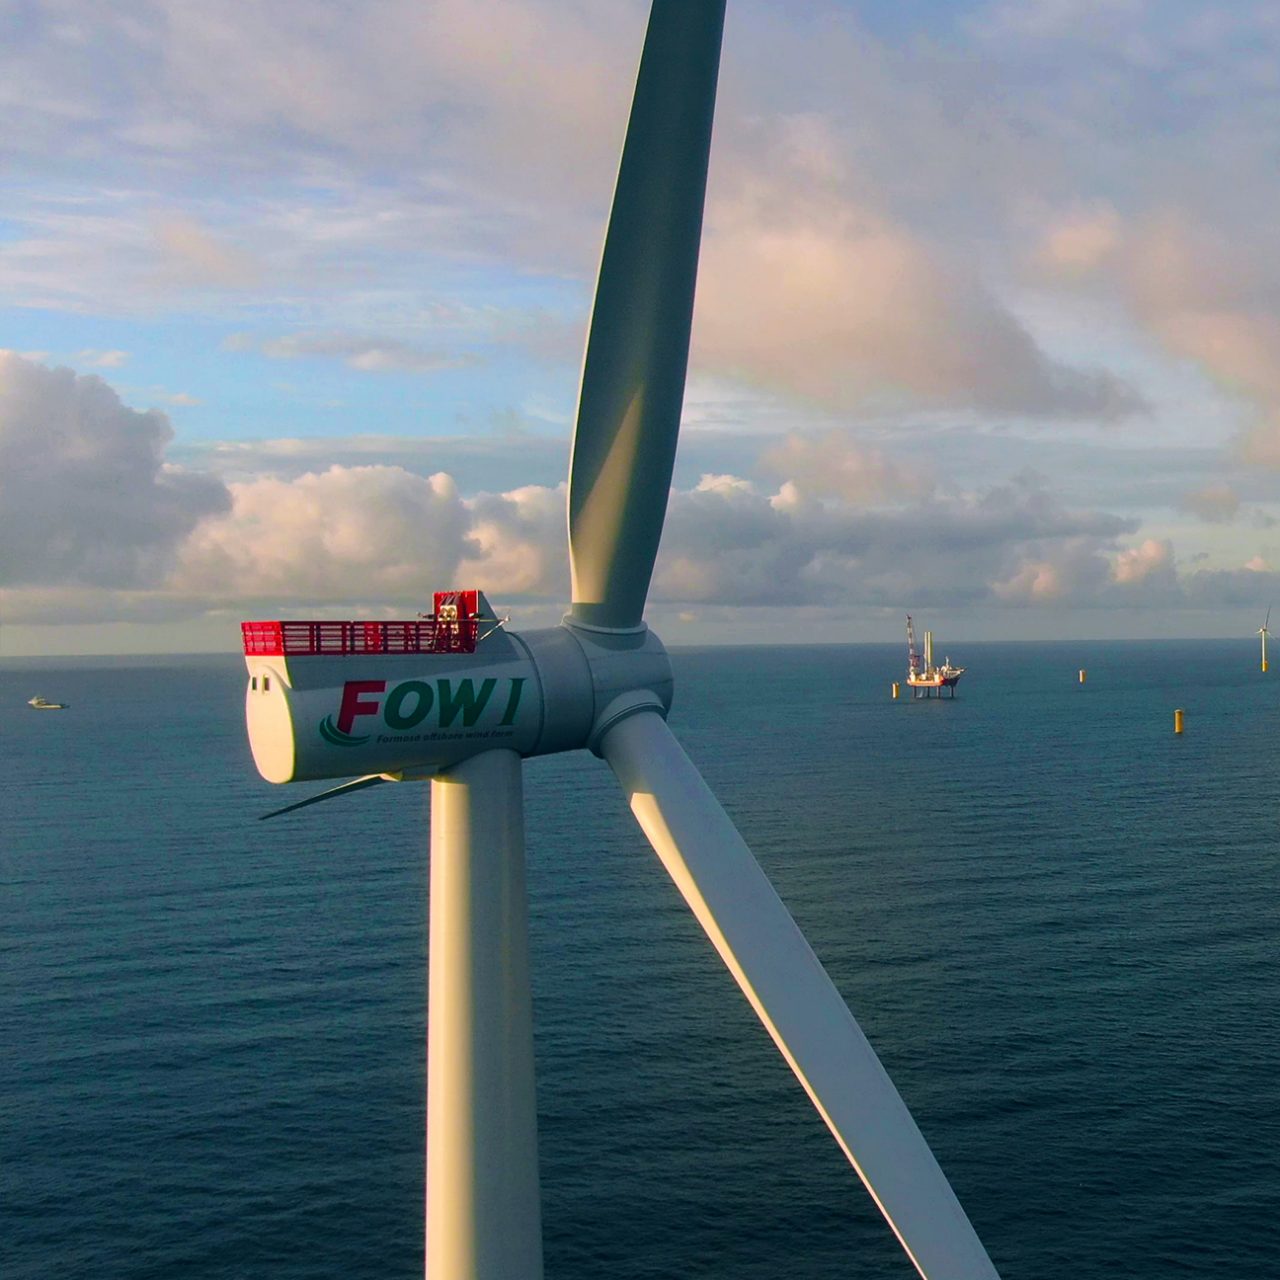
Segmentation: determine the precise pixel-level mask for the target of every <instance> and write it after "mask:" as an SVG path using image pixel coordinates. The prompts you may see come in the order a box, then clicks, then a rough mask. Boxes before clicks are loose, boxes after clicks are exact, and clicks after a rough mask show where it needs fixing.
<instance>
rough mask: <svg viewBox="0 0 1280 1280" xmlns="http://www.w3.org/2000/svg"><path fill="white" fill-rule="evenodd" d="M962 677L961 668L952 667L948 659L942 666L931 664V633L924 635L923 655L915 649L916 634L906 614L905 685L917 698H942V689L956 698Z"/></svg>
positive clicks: (945, 659) (962, 671)
mask: <svg viewBox="0 0 1280 1280" xmlns="http://www.w3.org/2000/svg"><path fill="white" fill-rule="evenodd" d="M962 675H964V668H963V667H953V666H952V665H951V659H950V658H944V659H943V660H942V665H941V666H940V667H936V666H934V664H933V632H932V631H926V632H925V633H924V653H923V654H921V652H920V650H919V649H917V648H916V632H915V628H914V627H913V626H912V624H911V615H910V614H907V684H908V685H909V686H910V687H911V688H912V689H914V690H915V697H917V698H931V697H933V696H934V694H935V692H936V694H937V696H938V697H939V698H940V697H942V691H943V689H950V690H951V696H952V697H953V698H954V697H955V696H956V685H957V684H958V683H959V680H960V677H961V676H962Z"/></svg>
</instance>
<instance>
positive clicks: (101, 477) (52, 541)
mask: <svg viewBox="0 0 1280 1280" xmlns="http://www.w3.org/2000/svg"><path fill="white" fill-rule="evenodd" d="M172 438H173V429H172V427H171V426H170V425H169V421H168V419H167V418H166V417H165V416H164V414H162V413H159V412H156V411H151V412H147V413H139V412H137V411H136V410H133V409H130V408H128V407H127V406H125V405H124V404H122V403H121V402H120V399H119V397H118V396H117V395H116V393H115V392H114V391H113V390H112V389H111V388H110V387H109V386H108V385H107V384H106V383H105V382H103V381H102V380H101V379H100V378H98V377H95V376H79V375H77V374H75V373H73V372H72V371H71V370H70V369H49V368H46V367H44V366H43V365H39V364H35V363H33V362H31V361H29V360H24V359H22V358H21V357H20V356H17V355H15V354H13V353H12V352H8V353H0V583H4V584H7V585H19V584H32V585H39V584H44V583H58V584H77V585H92V586H98V587H119V588H130V587H144V586H148V585H152V584H154V583H156V582H158V581H159V580H160V578H161V577H162V575H163V574H164V573H165V572H166V571H167V569H168V566H169V565H170V564H171V563H172V560H173V557H174V555H175V554H176V552H177V549H178V548H179V546H180V545H181V544H182V542H183V540H184V539H185V538H186V537H187V535H188V534H190V533H191V531H192V530H193V529H194V528H195V527H196V525H197V524H198V523H199V521H200V520H201V519H202V518H204V517H205V516H209V515H214V514H217V513H218V512H220V511H223V510H225V509H226V508H227V507H228V506H229V505H230V498H229V496H228V494H227V491H226V489H225V487H224V486H223V485H222V483H221V482H220V481H218V480H215V479H213V478H212V477H208V476H201V475H196V474H193V473H191V472H187V471H185V470H183V469H182V468H180V467H176V466H173V465H170V464H167V463H166V462H165V460H164V452H165V448H166V446H167V445H168V444H169V442H170V441H171V440H172Z"/></svg>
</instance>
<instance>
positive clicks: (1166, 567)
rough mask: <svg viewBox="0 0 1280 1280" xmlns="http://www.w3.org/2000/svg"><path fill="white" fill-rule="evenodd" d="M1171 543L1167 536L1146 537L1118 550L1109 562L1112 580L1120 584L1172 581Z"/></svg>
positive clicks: (1169, 583)
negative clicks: (1133, 545) (1134, 544)
mask: <svg viewBox="0 0 1280 1280" xmlns="http://www.w3.org/2000/svg"><path fill="white" fill-rule="evenodd" d="M1174 576H1175V575H1174V563H1173V544H1172V543H1171V542H1170V541H1169V540H1168V539H1167V538H1146V539H1144V540H1143V541H1142V542H1141V543H1139V545H1138V546H1136V547H1129V548H1127V549H1126V550H1124V551H1121V552H1119V553H1118V554H1117V555H1116V556H1115V558H1114V560H1113V561H1112V564H1111V577H1112V580H1113V581H1115V582H1117V583H1119V584H1121V585H1122V586H1134V585H1136V584H1137V583H1140V582H1144V583H1145V582H1157V581H1159V582H1164V583H1166V584H1167V585H1172V583H1173V581H1174Z"/></svg>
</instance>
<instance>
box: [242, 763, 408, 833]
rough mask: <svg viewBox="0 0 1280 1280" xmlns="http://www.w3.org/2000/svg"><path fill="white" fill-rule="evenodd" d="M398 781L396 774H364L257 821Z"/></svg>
mask: <svg viewBox="0 0 1280 1280" xmlns="http://www.w3.org/2000/svg"><path fill="white" fill-rule="evenodd" d="M399 780H400V779H399V776H398V775H396V774H390V773H370V774H366V775H365V777H363V778H356V779H354V780H353V781H351V782H342V783H339V784H338V785H337V786H336V787H330V788H329V790H328V791H321V792H320V793H319V794H318V795H314V796H308V797H307V798H306V799H305V800H295V801H294V802H293V804H287V805H285V807H284V808H283V809H272V811H271V812H270V813H260V814H259V815H258V821H259V822H265V821H266V820H267V819H268V818H278V817H279V816H280V815H281V814H282V813H292V812H293V811H294V810H295V809H305V808H306V807H307V806H308V805H311V804H319V803H320V801H321V800H334V799H336V798H337V797H338V796H345V795H346V794H347V793H348V792H350V791H363V790H364V789H365V788H366V787H376V786H377V785H378V784H379V783H380V782H398V781H399Z"/></svg>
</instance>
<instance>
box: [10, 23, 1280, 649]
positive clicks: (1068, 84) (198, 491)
mask: <svg viewBox="0 0 1280 1280" xmlns="http://www.w3.org/2000/svg"><path fill="white" fill-rule="evenodd" d="M646 14H647V5H646V4H645V3H644V2H643V0H486V3H484V4H483V5H481V4H476V3H474V0H305V3H304V2H303V0H273V3H272V4H270V5H261V4H258V3H250V2H249V0H131V3H129V4H127V5H111V6H104V5H101V4H100V3H98V2H97V0H93V2H90V0H0V112H2V113H3V119H4V120H5V128H4V129H3V130H0V187H2V197H3V198H2V199H0V348H3V354H0V656H15V655H23V654H38V653H50V654H64V653H109V652H164V651H182V650H188V651H201V652H204V651H218V650H222V651H226V652H236V651H237V648H238V644H239V635H238V624H239V622H240V620H241V619H243V618H273V617H312V616H316V617H321V616H323V617H347V616H349V617H401V616H410V617H411V616H412V615H413V614H414V613H415V612H416V611H418V610H419V609H421V608H424V607H427V606H428V602H429V601H430V598H431V593H432V591H433V590H436V589H443V588H447V587H471V586H478V587H481V588H483V589H484V590H485V591H486V593H487V594H488V596H489V598H490V600H491V601H492V602H493V603H494V604H495V606H497V608H498V610H499V612H500V613H502V614H504V615H510V617H511V621H512V625H513V626H514V627H516V628H518V629H519V628H529V627H535V626H545V625H551V624H553V623H554V622H556V621H558V619H559V618H560V616H561V614H562V613H563V611H564V607H565V604H566V602H567V599H568V570H567V560H566V551H565V514H564V506H565V490H564V481H565V473H566V468H567V464H568V456H569V443H570V437H571V432H572V422H573V416H574V411H575V405H576V397H577V388H578V379H579V374H580V369H581V360H582V349H583V343H584V338H585V331H586V324H587V319H588V316H589V313H590V306H591V298H592V292H593V286H594V275H595V270H596V267H597V263H598V258H599V253H600V246H601V243H602V239H603V232H604V226H605V221H606V218H607V214H608V204H609V200H610V197H611V194H612V184H613V179H614V175H615V173H616V167H617V156H618V153H619V150H620V147H621V141H622V136H623V132H624V129H625V124H626V115H627V110H628V108H629V102H630V92H631V87H632V82H633V78H634V73H635V67H636V64H637V60H638V57H639V51H640V47H641V43H642V40H643V35H644V25H645V20H646ZM1278 149H1280V11H1278V10H1277V9H1276V7H1275V6H1274V5H1273V4H1261V3H1259V4H1254V3H1249V2H1248V0H1245V2H1242V3H1239V4H1234V5H1231V6H1225V5H1220V4H1208V3H1183V2H1181V0H1162V3H1160V4H1158V5H1157V4H1153V3H1142V2H1141V0H1016V2H1015V0H989V2H986V3H979V2H973V3H964V2H953V0H949V2H948V3H946V4H942V3H938V2H936V0H935V2H920V3H912V4H902V3H901V2H900V0H865V2H853V0H844V2H840V0H786V2H785V3H784V2H783V0H771V2H768V3H766V2H765V0H729V8H728V17H727V22H726V31H725V47H724V56H723V62H722V69H721V80H720V96H719V101H718V106H717V119H716V128H715V136H714V141H713V146H712V159H711V172H710V178H709V184H708V197H707V213H706V223H705V228H704V239H703V248H702V257H701V263H700V269H699V282H698V296H697V302H696V307H695V314H694V332H693V347H692V353H691V360H690V372H689V383H688V387H687V392H686V398H685V410H684V421H683V428H682V436H681V444H680V450H679V454H678V456H677V461H676V471H675V476H674V481H673V487H672V493H671V499H670V506H669V509H668V518H667V525H666V530H665V534H664V540H663V545H662V549H661V552H660V555H659V560H658V564H657V568H656V572H655V576H654V582H653V588H652V591H651V595H650V604H649V610H648V614H647V616H648V619H649V621H650V623H651V625H653V627H654V629H655V630H656V631H657V632H658V633H659V635H661V636H662V637H663V639H664V640H665V641H666V642H667V643H668V644H676V645H679V644H694V643H697V644H701V643H726V644H743V643H773V642H782V643H815V642H847V641H866V640H885V641H893V640H897V639H899V637H900V635H901V627H902V615H903V613H904V612H906V611H908V610H910V611H911V612H912V613H913V614H915V615H916V618H917V622H918V624H919V625H921V626H929V627H931V628H932V629H933V630H934V631H935V633H937V634H938V636H939V643H940V644H943V645H944V647H948V648H950V646H949V644H948V643H947V642H949V641H950V640H951V639H952V638H955V639H966V638H967V639H974V640H981V639H999V638H1010V639H1028V640H1029V639H1043V638H1056V637H1064V638H1100V639H1102V638H1146V637H1158V636H1219V635H1222V636H1226V635H1240V636H1247V635H1250V634H1252V633H1253V632H1254V631H1256V629H1257V628H1258V627H1259V626H1260V625H1261V624H1262V621H1263V617H1264V615H1265V612H1266V610H1267V608H1268V607H1269V606H1270V604H1271V602H1272V600H1273V599H1277V600H1280V524H1278V523H1277V521H1278V520H1280V219H1277V218H1276V217H1275V215H1274V211H1275V209H1276V208H1277V207H1280V166H1278V165H1277V158H1278V156H1277V151H1278ZM952 652H955V650H954V649H952ZM957 656H958V657H959V658H961V659H962V658H963V654H962V653H958V654H957Z"/></svg>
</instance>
